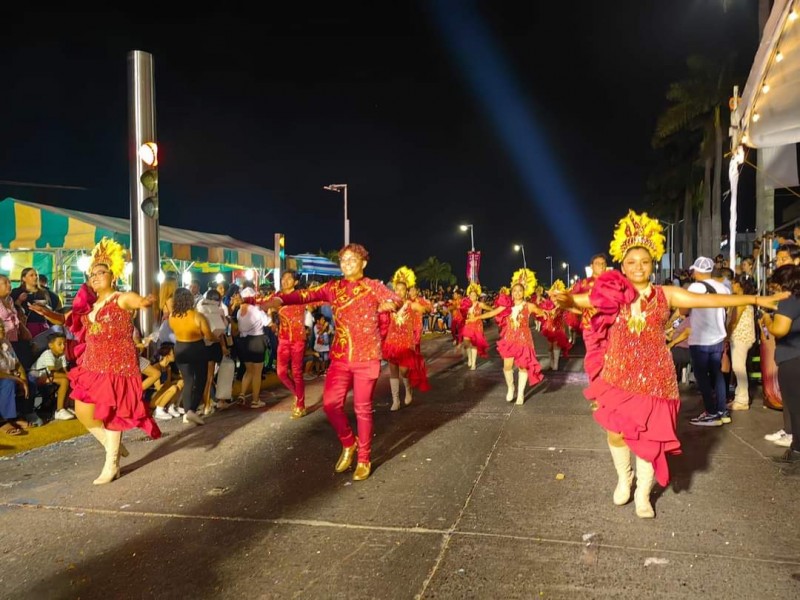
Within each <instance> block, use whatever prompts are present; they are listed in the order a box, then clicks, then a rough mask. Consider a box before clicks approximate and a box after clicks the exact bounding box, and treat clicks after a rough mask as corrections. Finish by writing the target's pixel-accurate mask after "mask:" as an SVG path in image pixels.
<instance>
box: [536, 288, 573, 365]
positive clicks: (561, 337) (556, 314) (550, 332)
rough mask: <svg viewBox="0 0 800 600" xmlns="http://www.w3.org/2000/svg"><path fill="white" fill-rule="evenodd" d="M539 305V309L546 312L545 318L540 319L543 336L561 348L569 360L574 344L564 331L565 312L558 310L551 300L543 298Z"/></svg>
mask: <svg viewBox="0 0 800 600" xmlns="http://www.w3.org/2000/svg"><path fill="white" fill-rule="evenodd" d="M537 304H538V305H539V308H541V309H542V310H543V311H545V316H544V317H539V322H540V323H541V324H542V335H543V336H544V337H546V338H547V340H548V341H549V342H551V343H553V344H556V345H557V346H558V347H559V348H561V353H562V354H563V356H564V358H567V357H568V354H569V350H570V348H572V344H570V343H569V340H568V339H567V334H566V332H565V331H564V312H565V311H564V310H563V309H561V308H558V307H557V306H556V305H555V303H554V302H553V301H552V300H550V298H542V299H541V300H539V302H538V303H537Z"/></svg>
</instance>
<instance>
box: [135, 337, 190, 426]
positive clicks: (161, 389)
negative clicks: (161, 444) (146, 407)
mask: <svg viewBox="0 0 800 600" xmlns="http://www.w3.org/2000/svg"><path fill="white" fill-rule="evenodd" d="M149 367H150V369H151V370H152V371H153V372H157V373H158V376H159V377H158V381H157V382H154V383H152V384H150V385H152V387H154V388H155V393H154V394H153V395H152V396H151V398H150V408H153V409H155V410H154V412H153V417H154V418H156V419H158V420H160V421H167V420H169V419H173V418H178V417H180V416H181V415H182V413H181V412H180V409H179V408H178V406H176V403H175V402H176V401H177V400H179V399H180V397H181V391H182V390H183V379H181V374H180V371H179V370H178V367H177V365H176V364H175V352H174V346H173V345H172V344H162V345H161V347H160V348H159V350H158V356H157V358H156V360H155V361H154V362H153V363H151V364H150V365H149ZM148 381H150V378H149V377H148V379H146V380H145V381H144V382H142V387H143V388H144V389H147V388H146V387H145V386H146V385H147V383H148Z"/></svg>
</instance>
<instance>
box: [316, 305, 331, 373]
mask: <svg viewBox="0 0 800 600" xmlns="http://www.w3.org/2000/svg"><path fill="white" fill-rule="evenodd" d="M331 339H333V328H332V327H331V325H330V323H329V322H328V319H327V318H326V317H325V315H322V314H320V315H319V316H318V317H317V320H316V323H314V352H316V353H317V354H318V355H319V358H320V361H321V362H322V373H324V372H325V371H326V370H327V369H328V353H329V352H330V350H331Z"/></svg>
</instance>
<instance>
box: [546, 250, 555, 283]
mask: <svg viewBox="0 0 800 600" xmlns="http://www.w3.org/2000/svg"><path fill="white" fill-rule="evenodd" d="M545 258H546V259H547V260H549V261H550V287H553V257H552V256H545Z"/></svg>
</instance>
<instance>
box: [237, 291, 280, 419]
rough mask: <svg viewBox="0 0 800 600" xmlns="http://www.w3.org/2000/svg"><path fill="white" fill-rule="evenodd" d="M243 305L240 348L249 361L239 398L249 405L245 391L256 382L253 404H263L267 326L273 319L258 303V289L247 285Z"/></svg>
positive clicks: (262, 405) (246, 363)
mask: <svg viewBox="0 0 800 600" xmlns="http://www.w3.org/2000/svg"><path fill="white" fill-rule="evenodd" d="M241 296H242V305H241V306H240V307H239V314H238V318H237V321H238V323H239V337H238V338H237V340H236V352H237V354H238V356H239V360H241V361H242V362H243V363H244V364H245V371H244V377H242V387H241V390H240V392H239V398H238V400H239V402H240V403H241V404H243V405H246V400H245V394H246V391H247V389H248V388H250V387H251V386H252V393H253V395H252V397H251V399H250V408H262V407H264V406H266V404H265V403H264V402H263V401H262V400H261V398H260V397H259V396H260V395H261V371H262V370H263V369H264V354H265V352H266V351H267V339H266V336H265V335H264V327H268V326H269V325H270V324H271V323H272V319H270V318H269V316H268V315H267V314H266V313H265V312H264V311H263V310H261V308H259V307H258V305H257V304H256V291H255V290H254V289H253V288H249V287H246V288H244V289H243V290H242V292H241Z"/></svg>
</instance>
